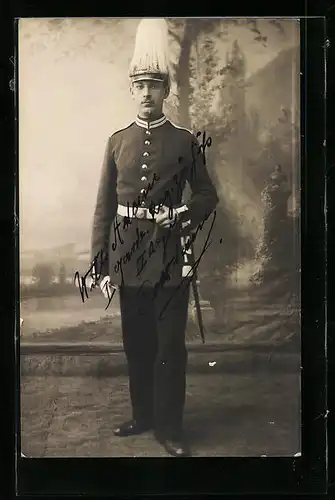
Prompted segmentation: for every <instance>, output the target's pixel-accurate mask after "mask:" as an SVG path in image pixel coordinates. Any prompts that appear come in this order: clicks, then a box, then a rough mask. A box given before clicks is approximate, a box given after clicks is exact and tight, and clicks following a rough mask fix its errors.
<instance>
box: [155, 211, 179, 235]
mask: <svg viewBox="0 0 335 500" xmlns="http://www.w3.org/2000/svg"><path fill="white" fill-rule="evenodd" d="M155 220H156V223H157V224H158V225H159V226H160V227H163V228H165V229H171V228H172V227H174V226H175V224H176V223H177V222H178V220H179V214H178V212H177V210H176V209H175V208H172V209H171V208H168V207H166V206H163V207H162V208H161V209H160V211H159V213H158V214H157V215H156V219H155Z"/></svg>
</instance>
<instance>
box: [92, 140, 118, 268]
mask: <svg viewBox="0 0 335 500" xmlns="http://www.w3.org/2000/svg"><path fill="white" fill-rule="evenodd" d="M116 180H117V170H116V165H115V162H114V159H113V155H112V148H111V140H110V139H108V142H107V146H106V150H105V156H104V161H103V165H102V169H101V173H100V181H99V187H98V194H97V198H96V205H95V210H94V216H93V228H92V243H91V258H92V261H93V260H94V259H96V258H97V256H98V255H99V256H102V257H100V259H101V258H102V262H101V260H99V259H98V260H99V263H100V265H101V264H102V267H100V265H99V266H98V267H99V271H100V270H101V275H102V276H106V275H108V273H109V271H108V251H109V233H110V227H111V225H112V223H113V220H114V218H115V216H116V211H117V192H116Z"/></svg>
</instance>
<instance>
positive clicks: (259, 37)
mask: <svg viewBox="0 0 335 500" xmlns="http://www.w3.org/2000/svg"><path fill="white" fill-rule="evenodd" d="M168 23H169V28H170V37H171V40H170V47H171V56H172V68H173V77H172V89H171V94H170V96H169V98H168V100H167V102H166V105H165V113H166V115H167V117H168V118H169V119H171V120H172V121H173V122H174V123H176V124H179V125H182V126H185V127H187V128H190V129H192V130H193V131H194V132H195V133H196V132H200V135H199V141H200V142H201V141H202V140H203V138H204V136H206V139H208V137H211V146H210V147H207V148H206V159H207V165H208V169H209V172H210V175H211V176H212V178H213V180H214V181H215V185H216V186H217V189H218V192H219V197H220V203H219V205H218V207H217V212H216V213H217V216H216V221H215V226H214V229H213V233H212V239H213V243H212V245H211V246H210V248H209V249H208V251H206V252H205V254H204V255H203V258H202V260H201V264H200V266H199V269H198V275H199V281H200V284H199V292H200V300H201V306H202V311H203V320H204V326H205V330H206V339H207V341H208V342H209V343H214V344H218V345H219V344H222V345H226V346H229V347H232V346H246V347H249V346H258V345H267V346H273V347H274V349H275V348H276V346H284V345H287V346H289V347H290V349H292V350H293V351H294V352H296V353H299V352H300V247H299V245H300V238H299V232H300V221H299V216H300V203H299V201H300V200H299V196H300V184H299V183H300V150H299V148H300V144H299V134H300V131H299V122H300V109H299V102H300V89H299V73H300V69H299V53H300V47H299V37H300V32H299V22H298V21H297V20H294V19H277V20H274V19H169V20H168ZM137 24H138V19H112V18H109V19H80V18H79V19H23V20H21V21H20V23H19V75H18V76H19V123H20V130H19V192H20V207H19V214H20V285H21V286H20V288H21V292H20V293H21V296H20V304H21V311H20V316H21V318H22V320H23V322H22V325H21V343H22V344H24V343H25V342H28V343H33V342H36V343H38V342H41V341H43V342H46V341H50V342H53V343H57V342H71V341H73V342H74V341H77V342H78V341H92V342H93V341H97V342H98V341H99V342H104V341H106V342H107V341H108V342H111V343H115V344H116V345H121V331H120V314H119V305H118V299H117V298H115V297H114V299H113V302H112V304H111V305H110V306H109V308H108V309H107V310H105V305H106V299H105V298H104V297H103V295H102V294H101V293H100V292H99V290H95V291H94V292H92V293H90V295H89V299H88V300H86V301H85V303H83V302H82V299H81V296H80V293H79V290H78V288H77V287H75V286H74V284H73V281H74V274H75V272H76V271H79V272H80V273H81V274H84V273H85V271H86V270H87V269H88V267H89V259H90V237H91V227H92V217H93V211H94V205H95V201H96V194H97V187H98V181H99V176H100V169H101V165H102V161H103V154H104V148H105V144H106V140H107V138H108V137H109V136H110V135H111V134H112V133H113V132H115V131H116V130H117V129H119V128H122V127H125V126H127V125H128V124H129V123H130V122H131V121H133V120H134V118H135V116H136V109H135V108H134V104H133V101H132V99H131V96H130V92H129V81H128V65H129V62H130V59H131V56H132V50H133V44H134V38H135V31H136V28H137ZM206 236H207V233H206V231H205V230H204V231H202V234H201V235H199V238H198V239H197V242H196V246H195V250H196V251H199V250H200V249H201V247H202V245H203V243H204V239H205V238H206ZM192 300H193V297H192V296H191V302H190V314H189V325H188V329H187V341H188V343H189V344H190V345H191V344H192V343H195V344H201V339H200V336H199V330H198V326H197V323H196V314H195V311H194V304H193V302H192ZM297 397H298V394H297ZM295 425H296V426H298V416H297V419H296V423H295ZM27 439H28V438H27Z"/></svg>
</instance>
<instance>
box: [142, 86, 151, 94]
mask: <svg viewBox="0 0 335 500" xmlns="http://www.w3.org/2000/svg"><path fill="white" fill-rule="evenodd" d="M143 94H144V96H145V97H150V96H151V88H150V87H149V86H147V85H146V86H145V87H144V88H143Z"/></svg>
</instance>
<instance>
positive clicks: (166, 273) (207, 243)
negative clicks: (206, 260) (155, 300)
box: [154, 210, 216, 319]
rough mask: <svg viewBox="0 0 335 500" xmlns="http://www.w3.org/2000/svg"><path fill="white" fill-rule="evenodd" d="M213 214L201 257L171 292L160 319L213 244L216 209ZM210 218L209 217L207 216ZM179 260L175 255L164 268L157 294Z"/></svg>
mask: <svg viewBox="0 0 335 500" xmlns="http://www.w3.org/2000/svg"><path fill="white" fill-rule="evenodd" d="M212 214H213V220H212V222H211V225H210V228H209V231H208V234H207V237H206V240H205V243H204V245H203V247H202V249H201V252H200V255H199V257H198V258H197V259H196V260H195V261H194V263H193V265H192V266H190V269H189V271H188V273H187V275H186V276H183V278H182V280H181V282H180V284H179V285H178V286H177V288H176V289H174V290H173V293H172V294H171V296H170V297H169V299H168V300H167V301H166V303H165V305H164V307H163V308H162V310H161V312H160V313H159V316H158V318H159V319H162V317H163V313H164V311H165V310H166V308H167V306H168V305H169V303H170V302H171V300H172V298H173V296H174V294H175V293H176V291H178V290H179V289H180V288H182V287H183V286H184V285H185V284H188V282H189V280H190V278H192V275H193V273H194V272H195V271H196V270H197V268H198V267H199V264H200V262H201V259H202V257H203V255H204V254H205V252H206V251H207V250H208V248H209V247H210V246H211V244H212V243H213V240H212V239H210V236H211V233H212V230H213V227H214V222H215V219H216V210H214V212H212ZM207 218H208V217H207ZM203 225H204V223H202V224H201V228H199V229H198V228H197V229H198V231H200V230H202V228H203ZM196 234H198V232H197V233H195V235H194V239H193V240H190V241H189V242H188V243H187V244H186V245H185V247H184V249H183V254H184V253H185V252H186V251H187V249H188V248H190V247H191V245H192V244H193V242H194V241H195V238H196ZM177 262H178V259H176V260H175V259H174V257H173V258H172V259H171V261H169V262H168V264H167V266H168V267H167V266H166V267H165V268H164V270H163V271H162V273H161V278H160V280H159V281H158V283H157V284H156V285H155V287H154V288H155V295H157V293H158V291H159V289H160V288H161V287H162V286H163V285H164V283H165V282H166V281H169V279H170V274H169V271H170V270H171V267H173V265H176V264H177Z"/></svg>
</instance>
